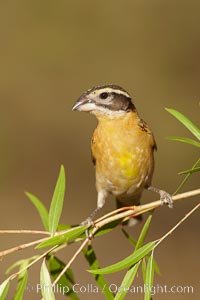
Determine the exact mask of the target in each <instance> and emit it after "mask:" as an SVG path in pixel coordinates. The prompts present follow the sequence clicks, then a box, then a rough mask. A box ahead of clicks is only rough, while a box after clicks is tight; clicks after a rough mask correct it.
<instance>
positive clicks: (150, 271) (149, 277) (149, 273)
mask: <svg viewBox="0 0 200 300" xmlns="http://www.w3.org/2000/svg"><path fill="white" fill-rule="evenodd" d="M153 280H154V264H153V252H152V254H151V256H150V257H149V259H148V263H147V270H146V280H145V286H146V289H145V297H144V300H151V290H152V286H153Z"/></svg>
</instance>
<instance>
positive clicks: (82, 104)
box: [72, 85, 135, 117]
mask: <svg viewBox="0 0 200 300" xmlns="http://www.w3.org/2000/svg"><path fill="white" fill-rule="evenodd" d="M72 110H78V111H85V112H90V113H93V114H94V115H101V114H102V115H111V116H113V117H114V116H115V115H116V116H117V115H119V114H123V113H126V112H129V111H133V110H135V106H134V104H133V103H132V101H131V97H130V95H129V94H128V93H127V92H126V91H125V90H124V89H123V88H121V87H120V86H118V85H104V86H97V87H94V88H92V89H90V90H88V91H87V92H85V93H83V94H82V95H81V96H80V98H79V99H78V100H77V101H76V103H75V104H74V106H73V108H72Z"/></svg>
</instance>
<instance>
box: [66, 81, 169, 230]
mask: <svg viewBox="0 0 200 300" xmlns="http://www.w3.org/2000/svg"><path fill="white" fill-rule="evenodd" d="M72 109H73V110H78V111H84V112H90V113H91V114H93V115H95V116H96V118H97V119H98V126H97V128H96V129H95V131H94V134H93V137H92V141H91V150H92V160H93V163H94V165H95V167H96V189H97V193H98V199H97V208H96V209H95V210H94V211H93V212H92V214H91V215H90V217H89V218H88V219H87V222H91V220H92V218H93V217H94V215H95V213H96V212H97V211H98V210H99V209H100V208H102V207H103V205H104V203H105V200H106V198H107V196H108V195H109V194H112V195H113V196H115V198H116V200H117V204H118V207H123V206H129V205H138V204H139V203H140V198H141V195H142V192H143V190H144V189H148V190H150V191H154V192H156V193H158V194H159V195H160V199H161V200H162V202H163V203H167V204H168V206H169V207H172V206H173V201H172V197H171V196H170V195H169V194H168V193H167V192H165V191H163V190H160V189H158V188H155V187H154V186H152V184H151V181H152V176H153V171H154V150H156V142H155V139H154V136H153V133H152V132H151V130H150V129H149V127H148V125H147V124H146V123H145V122H144V121H143V120H142V119H141V118H140V116H139V115H138V113H137V110H136V107H135V105H134V103H133V102H132V99H131V96H130V95H129V94H128V93H127V92H126V91H125V90H124V89H123V88H121V87H120V86H118V85H104V86H97V87H94V88H92V89H90V90H88V91H86V92H85V93H83V94H82V95H81V96H80V98H79V99H78V100H77V101H76V103H75V104H74V106H73V108H72ZM129 221H131V220H129ZM129 223H134V222H133V221H132V222H129ZM129 225H130V224H129Z"/></svg>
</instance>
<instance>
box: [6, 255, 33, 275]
mask: <svg viewBox="0 0 200 300" xmlns="http://www.w3.org/2000/svg"><path fill="white" fill-rule="evenodd" d="M38 257H39V255H34V256H31V257H30V258H27V259H21V260H18V261H16V262H15V263H14V264H12V265H11V266H10V267H9V268H8V269H7V270H6V274H9V273H10V272H11V271H12V270H13V269H14V268H16V267H18V266H19V267H20V270H21V269H22V266H23V267H24V266H27V265H28V264H29V263H30V262H32V261H33V260H35V259H36V258H38Z"/></svg>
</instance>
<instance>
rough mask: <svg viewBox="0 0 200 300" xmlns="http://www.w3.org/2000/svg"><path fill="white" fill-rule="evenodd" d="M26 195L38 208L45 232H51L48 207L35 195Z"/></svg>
mask: <svg viewBox="0 0 200 300" xmlns="http://www.w3.org/2000/svg"><path fill="white" fill-rule="evenodd" d="M25 194H26V196H27V197H28V198H29V199H30V200H31V202H32V203H33V205H34V206H35V207H36V209H37V211H38V213H39V215H40V218H41V221H42V223H43V226H44V228H45V230H47V231H49V215H48V211H47V209H46V207H45V206H44V204H43V203H42V202H41V201H40V199H38V198H37V197H36V196H35V195H33V194H31V193H28V192H26V193H25Z"/></svg>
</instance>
